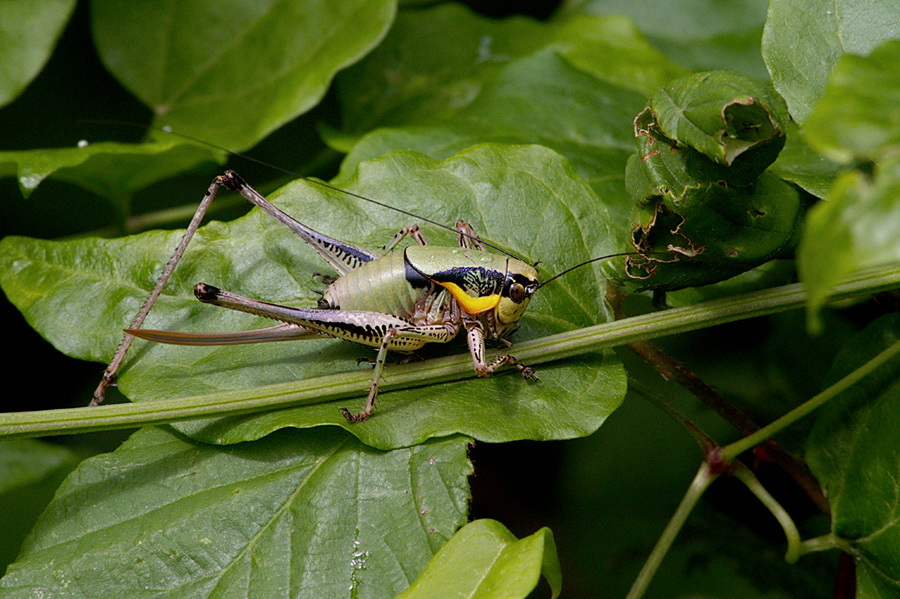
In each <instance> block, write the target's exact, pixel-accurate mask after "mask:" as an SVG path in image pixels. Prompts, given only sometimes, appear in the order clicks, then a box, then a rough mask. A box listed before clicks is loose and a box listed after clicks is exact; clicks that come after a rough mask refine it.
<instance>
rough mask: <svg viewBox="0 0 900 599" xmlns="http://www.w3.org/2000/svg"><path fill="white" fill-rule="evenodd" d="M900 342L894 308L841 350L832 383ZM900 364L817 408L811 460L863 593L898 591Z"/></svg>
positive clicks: (887, 594)
mask: <svg viewBox="0 0 900 599" xmlns="http://www.w3.org/2000/svg"><path fill="white" fill-rule="evenodd" d="M898 341H900V317H898V316H897V315H896V314H894V315H891V316H888V317H884V318H882V319H881V320H879V321H876V322H875V323H873V324H872V325H871V326H870V327H869V328H868V329H866V330H865V331H863V333H861V334H860V335H858V336H857V337H856V338H855V339H854V340H853V341H851V343H850V344H848V346H847V347H846V348H845V349H844V351H843V352H842V353H841V354H840V355H838V357H837V358H836V360H835V363H834V365H833V366H832V369H831V371H830V372H829V377H828V378H829V380H830V381H831V382H834V381H835V380H837V379H839V378H841V377H842V376H845V375H847V374H848V373H850V372H852V371H853V370H854V369H855V368H858V367H859V366H861V365H862V364H863V363H865V362H866V361H867V360H868V359H870V358H872V357H873V356H875V355H876V354H877V353H879V352H881V351H883V350H884V349H886V348H887V347H889V346H890V345H892V344H895V343H897V342H898ZM898 372H900V364H898V361H897V360H894V362H893V363H892V364H887V365H885V366H884V367H882V368H880V369H879V370H877V371H876V372H875V373H874V374H873V375H871V376H870V377H868V378H867V379H866V380H864V381H862V382H860V383H858V384H857V385H855V386H854V387H852V388H851V389H850V390H848V391H846V392H845V393H843V394H842V395H841V396H840V397H838V398H835V399H834V400H832V402H831V403H829V404H828V405H827V406H826V407H825V408H823V409H822V410H821V411H820V413H819V414H817V418H816V422H815V427H814V428H813V431H812V434H811V435H810V438H809V442H808V450H807V452H808V460H809V464H810V467H811V468H812V470H813V472H814V473H815V475H816V477H817V478H818V479H819V480H820V481H821V483H822V485H823V487H824V488H825V491H826V493H827V496H828V501H829V503H830V505H831V512H832V532H833V533H834V534H835V535H836V536H837V537H838V538H839V539H840V541H841V542H842V544H843V546H845V547H847V548H849V550H850V551H851V552H852V553H853V554H854V555H855V556H856V558H857V560H858V561H857V573H858V574H857V575H858V578H859V590H860V595H859V597H860V598H861V599H866V598H874V597H885V598H886V597H896V596H897V594H898V593H900V445H898V444H897V431H898V430H900V378H898Z"/></svg>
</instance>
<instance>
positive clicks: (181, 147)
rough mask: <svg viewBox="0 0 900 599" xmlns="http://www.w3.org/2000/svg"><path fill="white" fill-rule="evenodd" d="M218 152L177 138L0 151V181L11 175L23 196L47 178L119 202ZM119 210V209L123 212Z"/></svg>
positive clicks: (212, 158)
mask: <svg viewBox="0 0 900 599" xmlns="http://www.w3.org/2000/svg"><path fill="white" fill-rule="evenodd" d="M222 155H223V152H221V151H219V150H216V149H214V148H210V147H208V146H201V145H197V144H193V143H185V142H184V141H182V140H181V139H174V138H169V139H167V140H164V141H159V142H150V143H144V144H121V143H114V142H100V143H96V144H88V145H85V146H83V147H74V148H51V149H46V150H21V151H10V152H0V177H6V176H14V177H15V178H16V180H17V181H18V184H19V189H20V190H21V192H22V195H23V196H25V197H26V198H27V197H28V196H29V195H30V194H31V193H32V192H33V191H34V190H35V189H37V187H38V186H39V185H40V184H41V183H42V182H43V181H44V180H45V179H47V178H48V177H53V178H57V179H60V180H62V181H68V182H70V183H74V184H76V185H78V186H80V187H83V188H85V189H87V190H90V191H93V192H94V193H96V194H98V195H101V196H103V197H106V198H109V199H112V200H117V201H118V202H119V203H120V205H121V204H123V203H124V202H125V201H126V200H127V199H128V198H129V197H130V196H131V194H133V193H134V192H135V191H138V190H140V189H143V188H144V187H147V186H148V185H150V184H151V183H155V182H157V181H160V180H162V179H165V178H167V177H171V176H173V175H176V174H178V173H182V172H184V171H187V170H190V169H191V168H194V167H195V166H197V165H199V164H202V163H205V162H214V161H215V162H222ZM123 210H124V208H123Z"/></svg>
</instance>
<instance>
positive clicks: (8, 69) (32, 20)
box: [0, 0, 75, 106]
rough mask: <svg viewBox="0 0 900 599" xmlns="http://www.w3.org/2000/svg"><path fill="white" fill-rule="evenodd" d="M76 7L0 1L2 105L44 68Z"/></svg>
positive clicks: (49, 1)
mask: <svg viewBox="0 0 900 599" xmlns="http://www.w3.org/2000/svg"><path fill="white" fill-rule="evenodd" d="M74 8H75V0H4V2H0V106H3V105H5V104H8V103H9V102H11V101H12V100H14V99H15V98H16V96H18V95H19V93H21V91H22V90H23V89H25V87H26V86H27V85H28V84H29V83H30V82H31V80H32V79H34V78H35V77H36V76H37V74H38V73H39V72H40V70H41V69H42V68H43V67H44V64H45V63H46V62H47V59H49V58H50V53H51V52H52V51H53V48H54V46H56V40H57V39H59V36H60V34H61V33H62V30H63V27H64V26H65V24H66V23H67V22H68V20H69V17H70V16H71V15H72V10H73V9H74Z"/></svg>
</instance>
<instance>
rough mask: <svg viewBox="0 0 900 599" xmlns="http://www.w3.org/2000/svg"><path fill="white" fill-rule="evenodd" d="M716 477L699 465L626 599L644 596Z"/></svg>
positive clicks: (706, 466) (636, 598)
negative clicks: (680, 532) (689, 517)
mask: <svg viewBox="0 0 900 599" xmlns="http://www.w3.org/2000/svg"><path fill="white" fill-rule="evenodd" d="M717 477H718V474H715V473H713V472H712V471H711V470H710V467H709V464H707V463H706V462H703V463H702V464H701V465H700V469H699V470H698V471H697V474H696V475H695V476H694V480H692V481H691V486H690V487H688V490H687V493H685V494H684V497H682V498H681V503H679V504H678V509H676V510H675V513H674V514H672V518H671V519H670V520H669V523H668V524H667V525H666V529H665V530H664V531H663V533H662V535H661V536H660V537H659V540H657V541H656V545H655V546H654V547H653V551H652V552H650V557H648V558H647V561H646V562H644V565H643V567H642V568H641V571H640V573H638V576H637V578H636V579H635V580H634V583H633V584H632V585H631V589H630V590H629V591H628V595H627V596H626V599H640V597H643V596H644V592H645V591H646V590H647V587H648V586H649V584H650V581H651V580H652V579H653V575H654V574H656V571H657V570H658V569H659V566H660V564H661V563H662V560H663V558H665V556H666V553H668V551H669V548H670V547H671V546H672V543H673V542H674V541H675V537H676V536H678V532H679V531H680V530H681V528H682V526H684V523H685V522H686V521H687V517H688V515H690V513H691V510H693V509H694V506H695V505H696V504H697V502H698V501H699V500H700V497H701V496H702V495H703V492H704V491H706V488H707V487H709V485H710V483H711V482H712V481H714V480H715V479H716V478H717Z"/></svg>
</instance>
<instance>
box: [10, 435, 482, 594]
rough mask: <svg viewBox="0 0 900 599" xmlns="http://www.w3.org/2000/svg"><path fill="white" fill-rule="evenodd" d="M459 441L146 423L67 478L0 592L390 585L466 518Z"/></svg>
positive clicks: (369, 590) (465, 464)
mask: <svg viewBox="0 0 900 599" xmlns="http://www.w3.org/2000/svg"><path fill="white" fill-rule="evenodd" d="M467 445H468V440H467V439H464V438H459V437H457V438H453V439H448V440H443V441H439V442H433V443H428V444H425V445H420V446H417V447H414V448H410V449H403V450H395V451H391V452H386V453H385V452H379V451H375V450H372V449H369V448H366V447H365V446H363V445H361V444H360V443H358V442H357V441H356V440H355V439H353V437H352V436H350V435H347V434H345V433H343V432H341V431H334V430H332V431H325V430H322V431H318V432H306V433H304V434H302V435H301V434H297V433H288V434H280V435H273V436H272V437H270V438H268V439H266V440H265V441H262V442H257V443H252V444H244V445H240V446H235V447H230V448H218V447H211V446H208V445H203V444H199V443H191V442H188V441H185V440H184V439H183V438H181V437H179V436H178V435H176V434H173V433H172V432H171V431H165V430H162V429H144V430H142V431H140V432H139V433H137V434H136V435H134V436H133V437H132V438H131V439H130V440H129V441H128V442H126V443H125V444H124V445H122V446H121V447H120V448H119V449H117V450H116V451H115V452H113V453H110V454H106V455H102V456H98V457H95V458H91V459H89V460H87V461H86V462H84V463H83V464H82V465H81V466H80V467H79V468H78V470H77V471H76V472H75V473H74V474H73V475H72V476H71V477H70V478H69V479H68V480H67V481H66V482H65V483H64V484H63V486H62V487H61V488H60V490H59V492H58V493H57V496H56V497H55V498H54V500H53V502H52V503H51V504H50V506H49V508H48V509H47V511H46V512H45V513H44V515H43V516H42V517H41V519H40V521H39V522H38V524H37V526H36V528H35V529H34V531H33V532H32V535H31V537H30V538H29V539H28V541H27V542H26V545H25V547H24V549H23V552H22V554H21V555H20V557H19V560H18V561H17V562H16V563H15V564H13V565H12V566H11V567H10V569H9V571H8V572H7V574H6V576H5V577H4V578H3V579H2V580H0V597H4V598H7V597H9V598H12V597H22V596H30V595H35V594H45V593H51V594H53V595H55V596H65V597H72V598H75V597H85V598H95V597H112V596H122V597H150V596H158V595H159V594H161V593H163V594H169V595H173V594H174V595H177V596H178V597H184V598H191V597H198V598H199V597H223V596H228V597H230V596H243V597H273V596H284V595H286V596H291V597H310V598H312V597H315V598H319V597H337V596H347V594H348V593H352V596H355V597H361V598H362V597H368V598H388V597H393V596H394V595H396V594H397V593H398V592H400V591H402V590H403V589H405V588H406V587H407V586H408V585H409V584H410V582H412V580H413V579H415V577H416V576H417V575H418V574H419V572H421V571H422V570H423V569H424V568H425V566H426V564H427V563H428V560H429V559H430V557H431V555H432V554H433V553H434V552H435V551H437V549H438V548H439V547H440V546H441V545H442V544H443V543H444V542H445V541H446V540H447V539H448V538H449V537H450V536H451V535H452V534H453V532H454V530H455V529H456V528H457V527H459V526H460V525H461V524H462V523H463V522H464V521H465V514H466V509H467V501H468V485H467V482H466V477H467V476H468V474H469V473H470V471H471V465H470V464H469V461H468V459H467V458H466V447H467Z"/></svg>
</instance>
